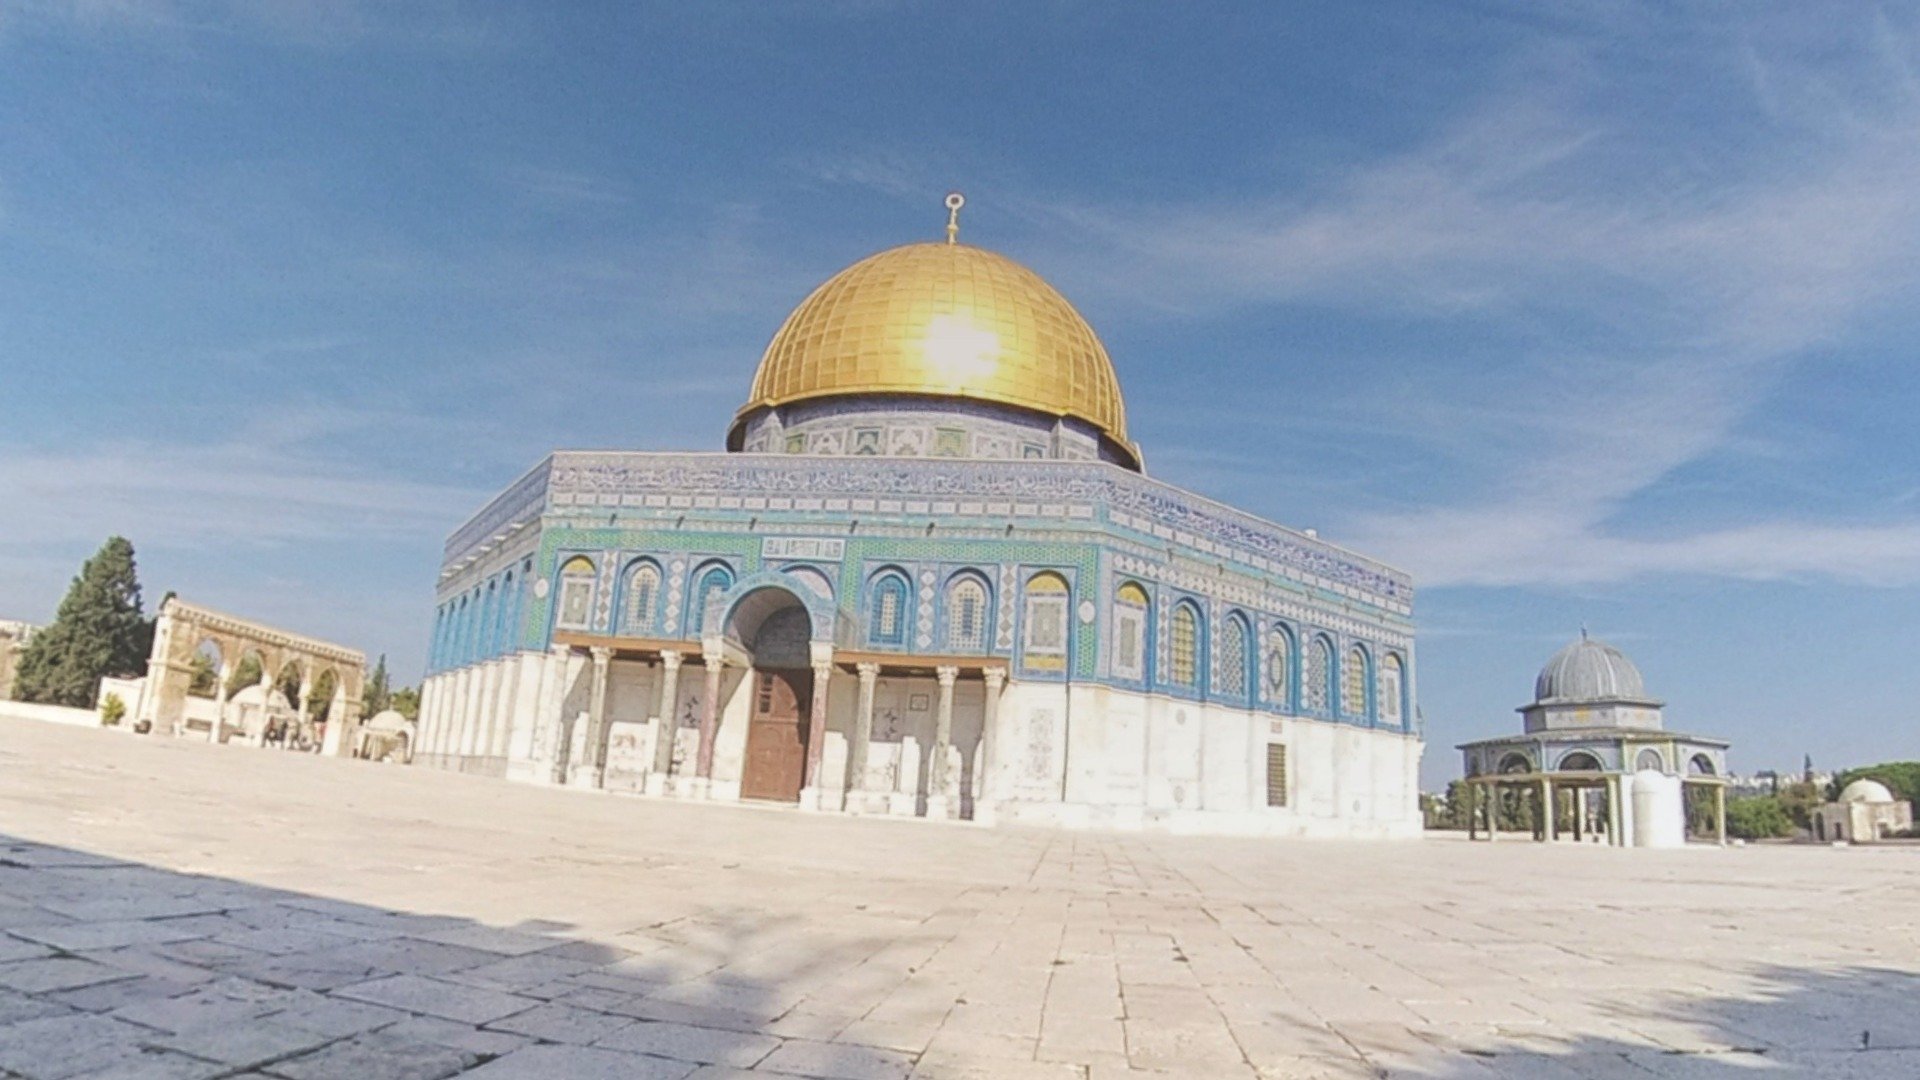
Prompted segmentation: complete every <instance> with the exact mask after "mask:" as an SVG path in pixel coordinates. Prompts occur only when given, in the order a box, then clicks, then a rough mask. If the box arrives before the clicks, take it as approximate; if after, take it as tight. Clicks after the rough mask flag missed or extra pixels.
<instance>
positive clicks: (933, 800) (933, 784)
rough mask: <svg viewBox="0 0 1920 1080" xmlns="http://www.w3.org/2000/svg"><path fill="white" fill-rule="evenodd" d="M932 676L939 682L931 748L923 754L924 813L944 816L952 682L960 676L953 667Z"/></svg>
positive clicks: (950, 740) (942, 669) (936, 672)
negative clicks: (925, 754) (925, 762)
mask: <svg viewBox="0 0 1920 1080" xmlns="http://www.w3.org/2000/svg"><path fill="white" fill-rule="evenodd" d="M933 675H934V678H936V679H938V680H939V682H940V699H939V703H938V704H937V705H936V706H935V707H934V713H933V750H932V751H931V752H930V753H929V754H928V756H927V816H928V817H930V818H944V817H946V816H947V815H948V811H949V806H948V803H947V756H948V749H947V748H948V746H949V745H951V744H952V742H953V684H954V681H955V680H956V679H958V678H959V677H960V669H959V668H957V667H937V668H934V669H933Z"/></svg>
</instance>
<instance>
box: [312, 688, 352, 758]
mask: <svg viewBox="0 0 1920 1080" xmlns="http://www.w3.org/2000/svg"><path fill="white" fill-rule="evenodd" d="M351 727H353V717H352V716H350V715H348V712H347V680H346V679H344V678H343V679H338V680H336V681H335V682H334V685H333V700H332V701H330V702H328V703H327V734H326V737H325V738H324V739H322V740H321V743H320V752H321V753H322V754H325V755H326V756H327V757H343V756H345V755H346V754H347V753H348V752H349V751H350V750H352V749H353V746H352V744H351V743H349V742H348V741H347V736H348V735H349V734H350V732H349V730H348V729H350V728H351Z"/></svg>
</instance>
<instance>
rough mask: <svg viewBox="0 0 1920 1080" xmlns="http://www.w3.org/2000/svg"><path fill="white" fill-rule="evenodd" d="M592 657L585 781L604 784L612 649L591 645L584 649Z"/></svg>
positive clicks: (590, 784)
mask: <svg viewBox="0 0 1920 1080" xmlns="http://www.w3.org/2000/svg"><path fill="white" fill-rule="evenodd" d="M587 651H588V652H589V653H590V654H592V656H593V676H592V678H593V682H592V684H591V685H590V686H589V687H588V693H587V747H586V750H587V760H586V762H585V765H586V767H587V784H588V786H590V787H596V788H602V787H605V786H607V678H608V674H609V672H610V671H611V669H612V667H613V650H612V649H609V648H607V647H606V646H605V645H595V646H593V647H592V648H591V649H589V650H587Z"/></svg>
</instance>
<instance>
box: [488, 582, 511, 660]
mask: <svg viewBox="0 0 1920 1080" xmlns="http://www.w3.org/2000/svg"><path fill="white" fill-rule="evenodd" d="M512 621H513V571H511V570H509V571H507V573H506V576H505V577H503V578H501V579H500V608H499V610H498V611H497V612H495V618H494V620H493V648H492V650H491V651H492V653H493V655H495V656H499V655H500V654H501V653H504V652H506V651H507V627H508V626H509V625H510V624H511V622H512Z"/></svg>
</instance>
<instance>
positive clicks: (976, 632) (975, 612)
mask: <svg viewBox="0 0 1920 1080" xmlns="http://www.w3.org/2000/svg"><path fill="white" fill-rule="evenodd" d="M989 595H990V594H989V593H988V591H987V585H986V582H984V581H982V580H981V579H980V578H979V577H978V576H976V575H974V574H970V573H969V574H956V575H954V577H953V579H952V580H951V581H949V582H947V638H946V640H947V646H946V647H947V651H948V652H950V653H960V654H965V655H970V656H979V655H982V654H984V653H985V652H986V651H987V623H988V622H989V621H990V618H991V616H990V613H991V612H992V610H993V605H992V603H991V602H990V601H989V599H988V597H989Z"/></svg>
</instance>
